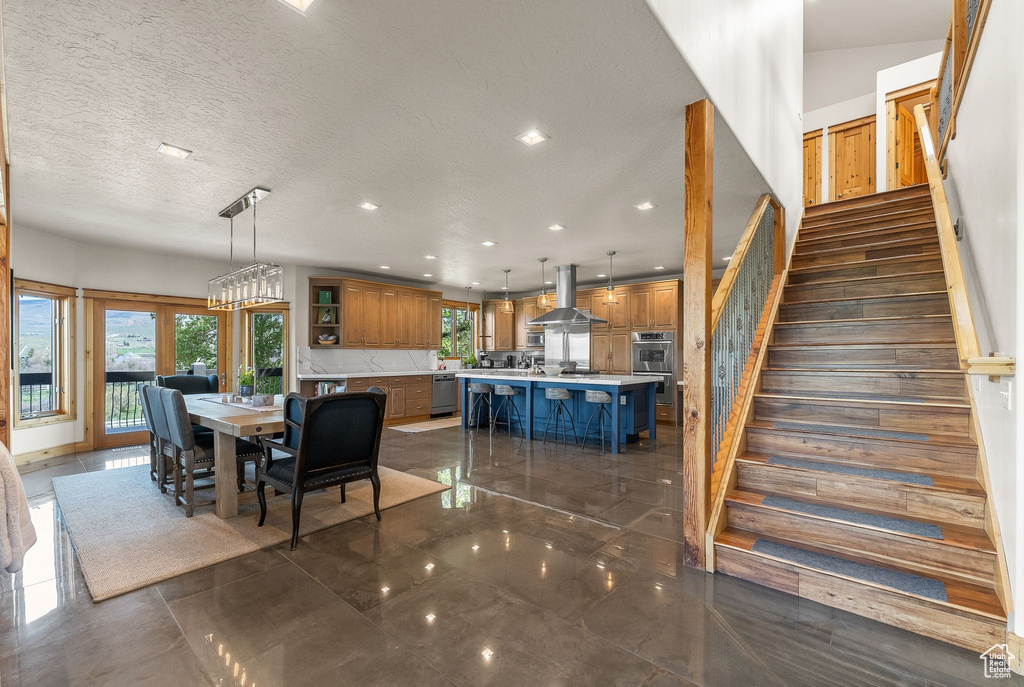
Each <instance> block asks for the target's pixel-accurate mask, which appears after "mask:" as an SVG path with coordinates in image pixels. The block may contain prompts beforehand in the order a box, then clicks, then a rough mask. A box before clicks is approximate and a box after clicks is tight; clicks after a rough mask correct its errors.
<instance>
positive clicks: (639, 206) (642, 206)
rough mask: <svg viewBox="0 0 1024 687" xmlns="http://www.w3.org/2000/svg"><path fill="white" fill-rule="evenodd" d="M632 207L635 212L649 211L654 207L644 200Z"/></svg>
mask: <svg viewBox="0 0 1024 687" xmlns="http://www.w3.org/2000/svg"><path fill="white" fill-rule="evenodd" d="M633 207H635V208H636V209H637V210H650V209H651V208H653V207H654V203H652V202H651V201H649V200H645V201H644V202H642V203H638V204H636V205H634V206H633Z"/></svg>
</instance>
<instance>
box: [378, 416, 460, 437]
mask: <svg viewBox="0 0 1024 687" xmlns="http://www.w3.org/2000/svg"><path fill="white" fill-rule="evenodd" d="M461 424H462V418H461V417H439V418H438V419H436V420H424V421H423V422H410V423H409V424H407V425H398V426H396V427H392V428H391V429H394V430H397V431H399V432H407V433H409V434H415V433H416V432H429V431H430V430H432V429H444V428H445V427H458V426H459V425H461Z"/></svg>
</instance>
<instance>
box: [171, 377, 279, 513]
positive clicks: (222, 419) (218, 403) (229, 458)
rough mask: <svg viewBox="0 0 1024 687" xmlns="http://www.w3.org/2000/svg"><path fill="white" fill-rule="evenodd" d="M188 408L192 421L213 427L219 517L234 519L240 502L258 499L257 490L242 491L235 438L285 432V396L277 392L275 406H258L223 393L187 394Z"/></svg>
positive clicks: (215, 482)
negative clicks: (238, 401) (239, 489)
mask: <svg viewBox="0 0 1024 687" xmlns="http://www.w3.org/2000/svg"><path fill="white" fill-rule="evenodd" d="M229 398H230V397H229ZM185 407H186V408H187V409H188V416H189V419H190V420H191V421H192V424H195V425H199V426H200V427H207V428H209V429H211V430H213V437H214V440H213V468H214V477H213V479H214V492H215V495H216V498H217V517H218V518H222V519H226V518H232V517H234V516H236V515H238V506H239V505H240V504H241V505H244V504H246V503H251V502H253V501H255V500H256V492H255V490H254V489H248V490H246V491H245V492H244V493H241V494H240V493H238V467H237V465H236V462H235V459H236V454H235V439H236V438H237V437H246V438H248V437H257V436H266V435H269V434H276V433H277V432H283V431H284V397H283V396H281V395H277V396H275V397H274V404H273V405H271V406H264V407H262V408H254V407H253V406H252V405H251V404H245V403H233V402H225V400H224V396H223V395H222V394H211V393H205V394H186V395H185Z"/></svg>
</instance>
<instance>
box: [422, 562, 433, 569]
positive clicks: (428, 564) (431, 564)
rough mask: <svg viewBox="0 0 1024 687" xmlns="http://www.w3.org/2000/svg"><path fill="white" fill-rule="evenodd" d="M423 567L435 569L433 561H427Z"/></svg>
mask: <svg viewBox="0 0 1024 687" xmlns="http://www.w3.org/2000/svg"><path fill="white" fill-rule="evenodd" d="M423 567H424V568H426V569H427V570H433V569H434V564H433V563H427V564H426V565H425V566H423Z"/></svg>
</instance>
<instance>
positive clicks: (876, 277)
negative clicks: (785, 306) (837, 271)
mask: <svg viewBox="0 0 1024 687" xmlns="http://www.w3.org/2000/svg"><path fill="white" fill-rule="evenodd" d="M909 257H919V256H909ZM942 273H943V272H942V270H926V271H924V272H904V273H902V274H876V275H872V276H870V277H839V278H837V279H823V280H821V281H814V282H807V283H801V284H791V285H790V286H796V287H801V288H810V287H815V288H817V287H819V286H837V285H839V284H849V283H862V282H871V281H880V280H884V279H908V278H909V279H913V278H915V277H925V276H930V275H936V274H942ZM783 295H785V291H783Z"/></svg>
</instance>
